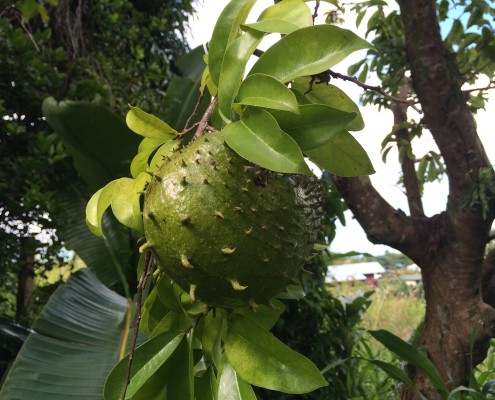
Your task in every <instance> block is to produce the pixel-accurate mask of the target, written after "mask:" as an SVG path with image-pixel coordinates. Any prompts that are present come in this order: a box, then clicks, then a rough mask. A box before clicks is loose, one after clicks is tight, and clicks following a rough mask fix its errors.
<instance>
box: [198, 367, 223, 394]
mask: <svg viewBox="0 0 495 400" xmlns="http://www.w3.org/2000/svg"><path fill="white" fill-rule="evenodd" d="M217 388H218V383H217V379H216V377H215V373H214V372H213V368H209V369H208V370H207V371H206V372H205V373H204V374H203V375H202V376H200V377H199V378H196V380H195V389H196V390H195V394H196V400H218V395H217Z"/></svg>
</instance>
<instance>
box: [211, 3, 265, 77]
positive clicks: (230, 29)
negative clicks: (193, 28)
mask: <svg viewBox="0 0 495 400" xmlns="http://www.w3.org/2000/svg"><path fill="white" fill-rule="evenodd" d="M254 3H256V0H232V1H231V2H230V3H229V4H227V6H226V7H225V8H224V9H223V11H222V13H221V14H220V17H218V20H217V23H216V25H215V28H214V29H213V34H212V36H211V41H210V43H209V52H208V68H209V70H210V75H211V78H212V80H213V83H214V84H215V85H217V86H218V83H219V80H220V71H221V69H222V63H223V58H224V55H225V52H226V50H227V47H228V46H229V45H230V43H232V42H233V41H234V40H235V39H236V38H237V36H239V34H240V26H241V24H243V23H244V22H245V21H246V18H247V16H248V14H249V12H250V11H251V8H252V7H253V5H254Z"/></svg>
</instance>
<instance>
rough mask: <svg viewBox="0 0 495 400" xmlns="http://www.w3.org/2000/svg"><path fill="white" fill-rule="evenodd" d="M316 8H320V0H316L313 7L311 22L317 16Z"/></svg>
mask: <svg viewBox="0 0 495 400" xmlns="http://www.w3.org/2000/svg"><path fill="white" fill-rule="evenodd" d="M318 8H320V0H316V4H315V9H314V12H313V24H314V23H315V19H316V17H317V16H318Z"/></svg>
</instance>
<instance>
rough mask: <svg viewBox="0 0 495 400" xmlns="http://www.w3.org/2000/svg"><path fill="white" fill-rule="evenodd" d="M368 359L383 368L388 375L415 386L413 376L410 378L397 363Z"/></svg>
mask: <svg viewBox="0 0 495 400" xmlns="http://www.w3.org/2000/svg"><path fill="white" fill-rule="evenodd" d="M366 361H368V362H370V363H371V364H374V365H376V366H377V367H379V368H381V369H382V370H383V371H385V372H386V373H387V375H388V376H390V377H392V378H394V379H396V380H398V381H399V382H402V383H404V384H406V385H409V386H413V387H414V382H413V381H412V380H411V378H409V375H407V374H406V372H405V371H404V370H402V369H400V368H398V367H396V366H395V365H393V364H390V363H387V362H385V361H381V360H366Z"/></svg>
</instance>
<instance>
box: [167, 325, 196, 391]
mask: <svg viewBox="0 0 495 400" xmlns="http://www.w3.org/2000/svg"><path fill="white" fill-rule="evenodd" d="M193 339H194V337H193V335H191V334H189V335H188V337H187V340H183V341H182V342H181V343H180V344H179V346H178V347H177V350H176V351H175V352H174V354H173V356H172V358H171V359H170V365H171V366H172V368H170V372H169V374H168V376H167V398H168V399H181V400H194V362H193V351H192V341H193Z"/></svg>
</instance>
